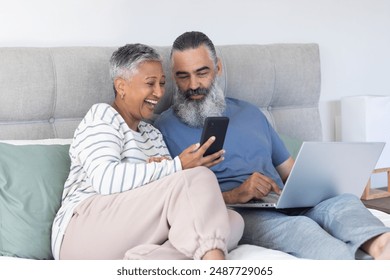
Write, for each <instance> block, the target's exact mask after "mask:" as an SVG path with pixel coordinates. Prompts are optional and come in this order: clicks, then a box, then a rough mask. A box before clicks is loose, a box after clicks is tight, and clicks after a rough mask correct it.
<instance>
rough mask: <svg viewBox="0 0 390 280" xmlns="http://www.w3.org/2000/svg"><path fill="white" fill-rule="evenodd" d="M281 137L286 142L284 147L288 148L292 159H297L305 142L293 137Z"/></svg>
mask: <svg viewBox="0 0 390 280" xmlns="http://www.w3.org/2000/svg"><path fill="white" fill-rule="evenodd" d="M279 136H280V138H281V139H282V141H283V142H284V145H285V146H286V148H287V150H288V151H289V152H290V155H291V157H292V158H293V159H296V158H297V155H298V152H299V149H300V148H301V146H302V143H303V141H301V140H298V139H296V138H293V137H289V136H287V135H279Z"/></svg>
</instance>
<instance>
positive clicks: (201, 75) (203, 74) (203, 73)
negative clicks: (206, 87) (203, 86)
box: [198, 72, 209, 77]
mask: <svg viewBox="0 0 390 280" xmlns="http://www.w3.org/2000/svg"><path fill="white" fill-rule="evenodd" d="M208 74H209V72H199V73H198V76H199V77H204V76H207V75H208Z"/></svg>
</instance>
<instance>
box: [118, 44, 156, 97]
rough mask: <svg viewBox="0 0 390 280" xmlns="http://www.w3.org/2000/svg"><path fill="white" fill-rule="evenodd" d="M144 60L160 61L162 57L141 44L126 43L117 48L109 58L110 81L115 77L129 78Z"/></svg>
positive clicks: (152, 49)
mask: <svg viewBox="0 0 390 280" xmlns="http://www.w3.org/2000/svg"><path fill="white" fill-rule="evenodd" d="M146 61H158V62H162V58H161V56H160V55H159V54H158V53H157V51H156V50H155V49H154V48H152V47H149V46H147V45H143V44H127V45H125V46H123V47H120V48H118V49H117V50H116V51H115V52H114V53H113V54H112V56H111V58H110V76H111V79H112V81H113V82H114V81H115V79H117V78H123V79H130V78H131V77H132V75H134V74H135V73H136V72H137V70H138V67H139V65H140V64H142V63H143V62H146ZM114 90H115V86H114ZM115 94H116V90H115Z"/></svg>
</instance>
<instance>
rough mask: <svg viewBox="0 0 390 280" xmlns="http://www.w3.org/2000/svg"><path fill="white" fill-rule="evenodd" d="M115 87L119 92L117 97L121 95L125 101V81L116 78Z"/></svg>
mask: <svg viewBox="0 0 390 280" xmlns="http://www.w3.org/2000/svg"><path fill="white" fill-rule="evenodd" d="M114 87H115V90H116V92H117V95H119V96H120V97H121V99H123V97H124V96H125V80H123V78H116V79H115V80H114Z"/></svg>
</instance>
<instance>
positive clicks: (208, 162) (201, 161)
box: [179, 137, 225, 169]
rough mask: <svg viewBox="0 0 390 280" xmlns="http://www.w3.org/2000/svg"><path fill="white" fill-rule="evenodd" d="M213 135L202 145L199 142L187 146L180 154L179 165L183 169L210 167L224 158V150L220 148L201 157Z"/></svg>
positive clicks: (209, 144) (213, 138)
mask: <svg viewBox="0 0 390 280" xmlns="http://www.w3.org/2000/svg"><path fill="white" fill-rule="evenodd" d="M214 141H215V137H210V138H209V139H208V140H207V141H206V142H205V143H204V144H203V145H202V146H200V144H199V143H197V144H194V145H191V146H189V147H188V148H187V149H185V150H184V151H183V152H182V153H181V154H180V155H179V158H180V160H181V166H182V168H183V169H188V168H192V167H197V166H206V167H212V166H214V165H216V164H218V163H220V162H221V161H223V160H224V158H223V154H224V153H225V151H224V150H220V151H218V152H216V153H214V154H211V155H209V156H206V157H203V154H204V153H205V152H206V150H207V149H208V148H209V147H210V146H211V144H213V142H214Z"/></svg>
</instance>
